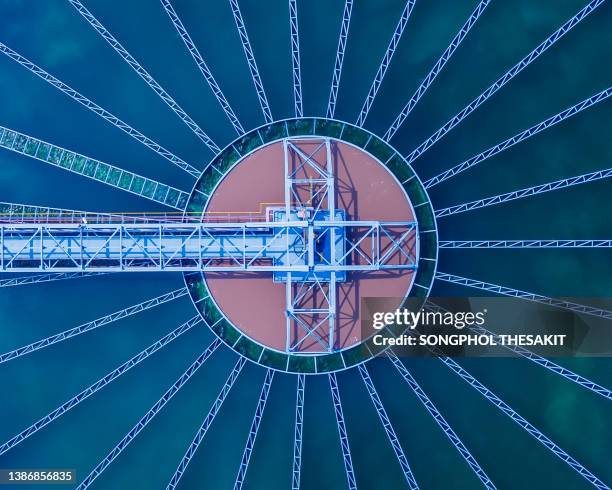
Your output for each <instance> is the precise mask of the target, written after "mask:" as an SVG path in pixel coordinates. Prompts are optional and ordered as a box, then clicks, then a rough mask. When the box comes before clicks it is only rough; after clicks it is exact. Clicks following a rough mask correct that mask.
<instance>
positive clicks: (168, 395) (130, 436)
mask: <svg viewBox="0 0 612 490" xmlns="http://www.w3.org/2000/svg"><path fill="white" fill-rule="evenodd" d="M219 345H221V341H220V340H219V339H215V340H214V341H213V342H212V344H210V345H209V346H208V347H207V348H206V349H205V350H204V352H202V354H200V356H199V357H198V358H197V359H196V360H195V361H194V362H193V363H192V364H191V365H190V366H189V367H188V368H187V370H186V371H185V372H184V373H183V374H182V375H181V376H180V377H179V378H178V379H177V380H176V381H175V382H174V384H173V385H172V386H171V387H170V388H169V389H168V390H167V391H166V392H165V393H164V394H163V395H162V397H161V398H160V399H159V400H158V401H157V402H156V403H155V405H153V406H152V407H151V409H150V410H149V411H148V412H147V413H146V414H145V415H144V416H143V417H142V418H141V419H140V420H139V421H138V422H137V423H136V425H134V427H132V429H130V431H129V432H128V433H127V434H126V435H125V436H124V437H123V439H121V441H119V442H118V443H117V445H116V446H115V447H114V448H113V449H112V450H111V451H110V453H108V455H107V456H106V457H105V458H104V459H103V460H102V461H100V463H98V465H96V467H95V468H94V469H93V470H92V471H91V473H89V475H87V477H85V479H84V480H83V481H82V482H81V483H80V485H79V486H78V487H77V490H85V489H86V488H89V486H90V485H91V484H92V483H93V482H94V480H95V479H96V478H98V477H99V476H100V475H101V474H102V472H103V471H104V470H105V469H106V468H107V467H108V466H109V465H110V464H111V463H112V462H113V461H114V460H115V459H116V458H117V457H118V456H119V455H120V454H121V453H122V452H123V450H124V449H125V448H126V447H127V446H128V445H129V444H130V443H131V442H132V441H133V440H134V438H135V437H136V436H137V435H138V434H140V432H141V431H142V430H143V429H144V428H145V427H146V426H147V425H148V424H149V422H151V420H153V418H154V417H155V416H156V415H157V414H158V413H159V412H160V410H161V409H162V408H164V407H165V406H166V404H167V403H168V402H169V401H170V400H171V399H172V397H174V395H176V394H177V393H178V391H179V390H180V389H181V388H182V387H183V386H184V385H185V383H187V381H189V380H190V379H191V377H192V376H193V375H194V374H195V372H196V371H197V370H198V369H199V368H200V367H201V366H202V364H204V362H206V360H207V359H208V358H209V357H210V356H211V355H212V354H213V353H214V352H215V350H217V348H218V347H219Z"/></svg>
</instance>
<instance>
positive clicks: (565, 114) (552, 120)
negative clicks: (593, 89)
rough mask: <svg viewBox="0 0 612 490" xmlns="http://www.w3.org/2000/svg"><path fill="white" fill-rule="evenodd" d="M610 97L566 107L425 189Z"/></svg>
mask: <svg viewBox="0 0 612 490" xmlns="http://www.w3.org/2000/svg"><path fill="white" fill-rule="evenodd" d="M611 95H612V87H609V88H607V89H605V90H602V91H601V92H599V93H597V94H595V95H593V96H591V97H588V98H587V99H585V100H583V101H581V102H579V103H578V104H575V105H573V106H571V107H568V108H567V109H565V110H563V111H561V112H559V113H558V114H555V115H554V116H551V117H549V118H548V119H545V120H544V121H542V122H540V123H538V124H536V125H534V126H531V127H530V128H528V129H526V130H525V131H522V132H520V133H518V134H516V135H514V136H512V137H511V138H508V139H507V140H505V141H503V142H501V143H499V144H497V145H495V146H492V147H491V148H489V149H488V150H485V151H483V152H482V153H479V154H478V155H474V156H473V157H472V158H470V159H468V160H466V161H465V162H462V163H460V164H458V165H455V166H454V167H452V168H450V169H448V170H446V171H444V172H442V173H440V174H438V175H436V176H435V177H432V178H431V179H428V180H426V181H425V182H424V184H425V188H429V187H433V186H435V185H438V184H439V183H441V182H444V181H445V180H447V179H450V178H451V177H454V176H455V175H457V174H460V173H461V172H464V171H465V170H467V169H469V168H472V167H474V166H475V165H478V164H479V163H482V162H484V161H485V160H487V159H489V158H491V157H493V156H495V155H497V154H499V153H501V152H503V151H505V150H507V149H508V148H511V147H513V146H514V145H516V144H518V143H520V142H522V141H525V140H526V139H529V138H531V137H532V136H535V135H536V134H538V133H540V132H542V131H544V130H546V129H548V128H550V127H552V126H555V125H556V124H559V123H560V122H562V121H565V120H566V119H568V118H570V117H572V116H574V115H576V114H579V113H580V112H582V111H584V110H585V109H588V108H589V107H591V106H594V105H595V104H597V103H599V102H602V101H604V100H606V99H607V98H608V97H610V96H611Z"/></svg>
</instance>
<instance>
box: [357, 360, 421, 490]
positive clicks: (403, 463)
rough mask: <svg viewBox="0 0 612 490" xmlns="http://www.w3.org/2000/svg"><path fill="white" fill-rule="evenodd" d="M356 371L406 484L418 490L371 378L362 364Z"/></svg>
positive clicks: (413, 489)
mask: <svg viewBox="0 0 612 490" xmlns="http://www.w3.org/2000/svg"><path fill="white" fill-rule="evenodd" d="M357 369H358V370H359V374H360V375H361V379H362V380H363V382H364V384H365V386H366V388H367V390H368V394H369V395H370V399H371V400H372V404H373V405H374V408H375V409H376V412H377V413H378V416H379V417H380V422H381V423H382V425H383V428H384V429H385V432H386V433H387V438H388V439H389V443H390V444H391V447H392V448H393V452H394V453H395V456H396V458H397V461H398V462H399V464H400V466H401V468H402V472H403V473H404V477H405V478H406V483H408V486H409V487H410V489H411V490H418V488H419V486H418V484H417V482H416V479H415V478H414V474H413V473H412V469H411V468H410V465H409V464H408V459H407V458H406V455H405V454H404V449H403V448H402V445H401V444H400V441H399V438H398V437H397V434H396V433H395V429H394V428H393V425H392V424H391V420H390V419H389V416H388V415H387V411H386V410H385V406H384V405H383V402H382V400H381V399H380V396H379V395H378V392H377V391H376V387H375V386H374V382H373V381H372V378H370V374H369V373H368V369H367V368H366V367H365V366H364V365H363V364H360V365H359V366H357Z"/></svg>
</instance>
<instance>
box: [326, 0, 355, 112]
mask: <svg viewBox="0 0 612 490" xmlns="http://www.w3.org/2000/svg"><path fill="white" fill-rule="evenodd" d="M352 11H353V0H346V1H345V2H344V10H343V11H342V24H341V26H340V37H339V39H338V49H337V50H336V61H335V63H334V73H333V75H332V82H331V87H330V89H329V102H328V103H327V117H328V118H329V119H333V117H334V114H335V112H336V101H337V100H338V88H339V87H340V77H341V76H342V64H343V63H344V52H345V51H346V40H347V38H348V30H349V25H350V23H351V13H352Z"/></svg>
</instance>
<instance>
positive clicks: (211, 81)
mask: <svg viewBox="0 0 612 490" xmlns="http://www.w3.org/2000/svg"><path fill="white" fill-rule="evenodd" d="M161 3H162V5H163V7H164V9H165V10H166V13H167V14H168V17H170V20H171V21H172V24H173V25H174V27H175V29H176V30H177V32H178V34H179V36H181V39H182V40H183V42H184V43H185V46H186V47H187V49H188V50H189V53H190V54H191V57H192V58H193V60H194V61H195V62H196V64H197V65H198V68H199V69H200V72H201V73H202V75H203V76H204V78H205V79H206V81H207V82H208V85H209V86H210V89H211V90H212V91H213V94H215V97H216V98H217V101H218V102H219V104H220V105H221V107H222V108H223V112H225V115H226V116H227V118H228V119H229V120H230V122H231V123H232V126H233V127H234V129H235V130H236V132H237V133H238V134H239V135H242V134H244V128H243V127H242V124H240V121H239V120H238V117H237V116H236V114H235V113H234V110H233V109H232V106H231V105H230V103H229V102H228V101H227V99H226V98H225V95H223V92H222V91H221V88H220V87H219V85H218V84H217V81H216V80H215V77H213V74H212V72H211V71H210V69H209V68H208V65H207V64H206V62H205V61H204V58H202V55H201V54H200V51H199V50H198V48H197V47H196V45H195V43H194V42H193V40H192V39H191V36H190V35H189V33H188V32H187V29H185V26H184V25H183V23H182V22H181V19H180V18H179V16H178V15H177V13H176V11H175V10H174V7H173V6H172V4H171V3H170V1H169V0H161Z"/></svg>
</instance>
